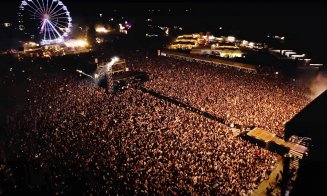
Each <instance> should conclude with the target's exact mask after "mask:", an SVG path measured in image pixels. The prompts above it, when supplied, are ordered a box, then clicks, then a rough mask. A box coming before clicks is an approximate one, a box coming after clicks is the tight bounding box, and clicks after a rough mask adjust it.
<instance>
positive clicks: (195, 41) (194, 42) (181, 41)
mask: <svg viewBox="0 0 327 196" xmlns="http://www.w3.org/2000/svg"><path fill="white" fill-rule="evenodd" d="M199 39H200V34H190V35H180V36H178V37H177V38H176V40H175V41H174V42H173V43H172V44H171V45H170V46H169V49H182V50H191V49H192V48H195V47H198V46H199V42H200V40H199Z"/></svg>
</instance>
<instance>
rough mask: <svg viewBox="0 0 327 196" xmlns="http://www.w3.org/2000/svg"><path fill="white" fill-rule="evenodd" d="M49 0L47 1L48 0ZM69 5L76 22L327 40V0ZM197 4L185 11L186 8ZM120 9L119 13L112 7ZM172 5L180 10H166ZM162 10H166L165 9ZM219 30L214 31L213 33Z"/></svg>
mask: <svg viewBox="0 0 327 196" xmlns="http://www.w3.org/2000/svg"><path fill="white" fill-rule="evenodd" d="M44 1H46V0H44ZM20 2H21V1H19V0H4V2H2V5H1V6H0V22H3V21H8V20H12V21H15V20H16V18H17V17H16V16H17V14H16V13H17V11H18V6H19V3H20ZM62 2H63V3H64V4H65V5H67V7H68V9H69V11H70V12H71V16H72V17H73V22H81V21H83V20H87V19H90V18H93V17H97V16H98V14H99V13H103V14H104V15H105V16H108V17H110V16H113V15H114V14H120V15H122V16H126V17H129V18H134V19H135V20H137V19H139V18H144V17H151V18H157V21H158V22H159V21H160V22H161V23H163V24H164V23H166V24H169V23H171V24H180V25H183V26H189V27H192V28H193V29H194V31H216V29H217V28H218V27H219V26H224V27H225V29H230V31H229V33H233V34H238V33H239V32H241V33H243V34H247V35H253V36H256V35H259V34H261V35H265V34H267V33H279V34H285V35H290V36H291V37H293V39H294V40H295V41H294V42H297V44H299V45H300V44H302V45H303V47H304V48H305V47H307V48H308V49H311V48H314V49H315V50H318V51H319V50H320V47H321V49H324V48H323V47H322V45H325V44H327V41H326V40H327V39H324V36H325V35H326V34H327V32H326V30H325V29H326V25H327V12H326V8H327V3H324V2H319V1H315V0H310V1H295V0H291V1H282V0H279V1H272V0H268V1H258V0H247V1H240V0H231V1H227V0H226V1H219V0H218V1H208V0H198V1H194V0H192V1H183V0H178V1H169V0H168V1H165V2H158V1H146V0H143V1H124V0H123V1H122V0H120V1H112V0H110V1H108V0H107V1H105V0H62ZM190 8H191V9H192V12H191V13H186V12H185V9H190ZM114 9H116V10H117V12H116V13H114V12H113V10H114ZM148 9H157V10H158V9H160V10H161V12H160V13H156V14H152V15H151V14H149V13H148V12H147V10H148ZM168 9H173V10H177V11H178V12H175V13H174V14H172V13H169V14H168V13H167V10H168ZM163 10H166V12H164V11H163ZM213 33H215V32H213Z"/></svg>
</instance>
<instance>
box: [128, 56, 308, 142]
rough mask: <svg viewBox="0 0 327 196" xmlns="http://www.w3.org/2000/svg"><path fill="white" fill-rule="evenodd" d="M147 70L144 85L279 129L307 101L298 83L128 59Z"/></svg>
mask: <svg viewBox="0 0 327 196" xmlns="http://www.w3.org/2000/svg"><path fill="white" fill-rule="evenodd" d="M130 62H131V64H133V65H134V67H135V68H136V69H142V70H144V71H146V72H147V73H149V74H150V78H151V80H150V82H148V83H147V84H146V85H145V87H146V88H148V89H152V90H154V91H156V92H159V93H161V94H163V95H165V96H168V97H172V98H174V99H177V100H179V101H182V102H184V103H187V104H189V105H191V106H193V107H196V108H199V109H201V110H203V111H206V112H208V113H211V114H213V115H216V116H218V117H221V118H223V119H225V120H226V121H227V122H229V123H230V124H239V125H243V126H248V127H251V126H258V127H261V128H264V129H267V130H269V131H271V132H274V133H276V134H278V135H281V136H282V135H283V130H284V124H285V123H286V122H287V121H288V120H290V119H291V118H292V117H293V116H294V115H295V114H297V113H298V112H299V111H300V110H301V109H302V108H304V106H305V105H307V104H308V103H309V101H310V100H309V98H308V97H307V96H306V95H307V93H305V92H307V91H308V90H307V89H306V88H307V87H306V86H304V85H303V84H302V83H299V82H297V81H294V80H291V79H281V78H278V77H277V76H276V75H267V74H255V73H246V72H244V71H239V70H236V69H228V68H221V67H220V68H219V67H215V66H212V65H208V64H201V63H198V62H189V61H185V60H178V59H171V58H165V57H161V58H160V60H159V59H144V58H143V59H138V60H136V61H135V58H133V59H130Z"/></svg>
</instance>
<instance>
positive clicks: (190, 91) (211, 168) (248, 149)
mask: <svg viewBox="0 0 327 196" xmlns="http://www.w3.org/2000/svg"><path fill="white" fill-rule="evenodd" d="M127 61H128V63H129V65H130V66H131V68H133V69H137V70H143V71H146V72H147V73H148V74H149V75H150V80H149V81H148V82H147V83H146V84H145V87H146V88H149V89H152V90H154V91H157V92H159V93H162V94H164V95H167V96H169V97H172V98H174V99H177V100H179V101H182V102H185V103H187V104H189V105H191V106H194V107H198V108H200V109H201V110H203V111H207V112H209V113H212V114H215V115H217V116H221V117H223V118H225V119H226V120H228V121H229V122H232V123H238V124H252V125H257V126H261V127H264V128H267V129H269V130H272V131H273V130H275V131H281V130H282V127H283V123H284V121H286V120H288V119H290V118H291V116H292V115H294V114H295V113H296V112H298V110H299V109H301V107H303V106H304V105H305V104H306V103H307V100H306V99H305V97H303V95H302V94H301V91H300V89H301V88H300V87H297V86H296V85H295V84H293V83H286V82H282V81H280V80H278V79H276V78H272V77H269V76H262V75H255V74H250V73H242V72H239V71H235V70H229V69H227V70H225V69H221V68H216V67H211V66H208V65H204V64H199V63H190V62H184V61H180V60H174V59H167V58H158V57H151V58H144V57H142V56H138V55H134V56H129V57H128V58H127ZM29 78H31V79H30V81H29V83H28V84H27V85H28V87H27V88H28V96H27V97H26V99H27V104H26V107H25V108H24V111H23V112H19V113H18V112H17V113H16V114H13V115H11V116H9V117H7V118H6V119H7V120H6V121H7V122H6V124H5V125H4V127H3V129H4V130H5V132H6V136H7V137H8V140H7V143H6V149H9V150H7V151H9V153H8V152H6V155H5V156H4V157H5V158H4V159H3V160H2V162H1V163H0V171H2V172H1V175H2V176H1V178H3V179H5V181H4V182H5V185H6V186H5V187H3V189H4V190H7V189H9V190H11V191H12V190H16V191H22V190H24V189H28V190H33V191H50V192H53V193H58V194H62V193H67V192H82V193H87V194H91V193H92V194H115V193H117V194H124V193H125V194H126V193H130V194H205V195H209V194H219V195H249V194H250V193H251V192H252V191H253V189H255V188H256V187H257V186H258V184H259V183H260V182H261V181H262V180H263V179H264V178H265V177H266V176H267V175H268V174H269V172H270V171H271V169H272V168H273V167H274V165H275V163H276V161H277V156H276V155H274V154H272V153H271V152H268V151H266V150H263V149H261V148H259V147H258V146H255V145H253V144H249V143H248V142H246V141H243V140H241V139H240V138H238V137H237V136H236V135H235V134H234V133H233V129H231V128H230V127H229V126H226V125H224V124H221V123H219V122H217V121H214V120H211V119H208V118H206V117H204V116H201V115H199V114H196V113H193V112H191V111H188V110H187V109H185V108H182V107H179V106H177V105H174V104H172V103H170V102H166V101H164V100H162V99H159V98H157V97H153V96H151V95H149V94H147V93H144V92H142V91H141V90H139V89H137V88H128V89H126V90H124V91H121V92H118V93H116V94H108V93H105V90H104V89H102V88H100V87H97V86H96V85H95V84H93V83H92V81H91V80H87V79H81V78H79V77H77V76H72V75H69V74H49V73H42V74H38V75H34V76H33V75H32V76H29ZM8 160H14V162H22V163H23V166H21V167H22V168H24V169H23V172H22V173H24V174H25V176H24V180H19V179H20V178H22V177H21V176H19V175H21V173H20V174H19V173H17V171H15V170H17V167H10V166H11V165H10V161H8ZM8 165H9V166H8ZM15 168H16V169H15ZM21 181H23V183H22V182H21ZM23 184H25V185H23ZM26 184H27V185H26Z"/></svg>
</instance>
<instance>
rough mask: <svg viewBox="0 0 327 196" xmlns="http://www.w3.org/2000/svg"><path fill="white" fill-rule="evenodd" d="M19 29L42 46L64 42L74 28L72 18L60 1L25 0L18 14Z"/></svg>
mask: <svg viewBox="0 0 327 196" xmlns="http://www.w3.org/2000/svg"><path fill="white" fill-rule="evenodd" d="M18 24H19V29H20V30H22V31H25V32H26V33H25V34H30V35H31V37H33V38H34V39H37V40H39V41H40V43H41V45H47V44H55V43H62V42H64V38H65V37H67V36H68V35H69V33H70V32H71V28H72V18H71V17H70V12H69V11H68V9H67V7H66V6H65V5H64V4H63V3H62V2H61V1H60V0H23V1H22V2H21V4H20V6H19V13H18Z"/></svg>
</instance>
